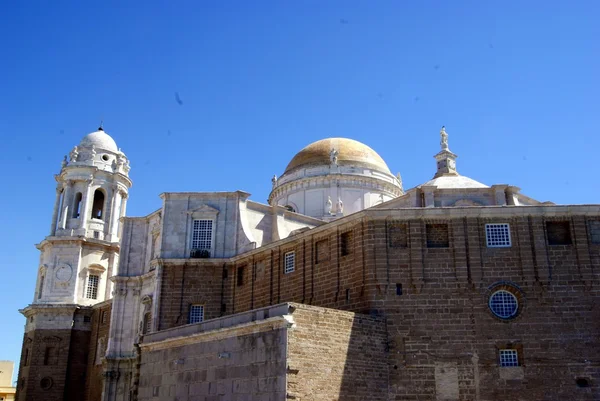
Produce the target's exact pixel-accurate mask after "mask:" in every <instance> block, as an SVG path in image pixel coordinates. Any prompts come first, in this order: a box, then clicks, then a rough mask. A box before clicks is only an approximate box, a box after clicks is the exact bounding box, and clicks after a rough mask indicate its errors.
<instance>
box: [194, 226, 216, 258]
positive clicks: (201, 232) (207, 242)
mask: <svg viewBox="0 0 600 401" xmlns="http://www.w3.org/2000/svg"><path fill="white" fill-rule="evenodd" d="M212 230H213V221H212V220H194V222H193V227H192V249H201V250H208V251H210V249H211V248H212Z"/></svg>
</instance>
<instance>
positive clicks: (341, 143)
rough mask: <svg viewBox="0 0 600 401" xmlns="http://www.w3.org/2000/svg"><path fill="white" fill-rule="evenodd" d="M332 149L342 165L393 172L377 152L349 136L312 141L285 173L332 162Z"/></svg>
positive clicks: (299, 153)
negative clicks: (348, 137)
mask: <svg viewBox="0 0 600 401" xmlns="http://www.w3.org/2000/svg"><path fill="white" fill-rule="evenodd" d="M332 149H335V150H336V151H337V152H338V154H337V163H338V165H340V166H357V167H368V168H371V169H373V170H377V171H381V172H385V173H387V174H390V175H391V174H392V173H391V172H390V169H389V168H388V166H387V164H385V162H384V161H383V159H382V158H381V156H379V155H378V154H377V152H375V151H374V150H373V149H371V148H370V147H368V146H367V145H365V144H364V143H360V142H358V141H355V140H353V139H347V138H327V139H321V140H320V141H317V142H313V143H311V144H310V145H308V146H307V147H305V148H304V149H302V150H301V151H300V152H298V153H297V154H296V156H294V158H293V159H292V161H291V162H290V163H289V164H288V166H287V167H286V168H285V172H284V174H286V173H288V172H290V171H292V170H294V169H297V168H299V167H309V166H316V165H324V164H325V165H329V164H331V156H330V153H331V150H332Z"/></svg>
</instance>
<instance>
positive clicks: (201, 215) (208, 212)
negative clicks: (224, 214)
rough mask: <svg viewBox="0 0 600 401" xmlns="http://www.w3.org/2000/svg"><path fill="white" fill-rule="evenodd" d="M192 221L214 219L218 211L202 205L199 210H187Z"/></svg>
mask: <svg viewBox="0 0 600 401" xmlns="http://www.w3.org/2000/svg"><path fill="white" fill-rule="evenodd" d="M188 214H189V215H190V216H192V219H214V218H216V217H217V215H218V214H219V210H218V209H215V208H214V207H212V206H208V205H202V206H200V207H199V208H196V209H192V210H188Z"/></svg>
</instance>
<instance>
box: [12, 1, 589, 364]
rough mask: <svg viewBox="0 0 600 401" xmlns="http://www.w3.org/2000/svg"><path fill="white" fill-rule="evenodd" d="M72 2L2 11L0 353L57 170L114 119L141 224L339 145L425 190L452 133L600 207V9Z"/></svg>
mask: <svg viewBox="0 0 600 401" xmlns="http://www.w3.org/2000/svg"><path fill="white" fill-rule="evenodd" d="M66 3H68V2H57V1H50V2H48V1H26V2H23V1H22V2H6V3H5V4H3V6H2V8H1V9H0V49H1V52H0V135H1V139H2V142H1V143H2V166H3V168H2V169H1V172H0V174H1V177H0V178H1V182H2V183H3V185H4V188H5V189H4V195H3V196H2V197H0V206H1V207H2V210H3V217H2V227H3V230H2V231H1V232H0V246H1V247H2V249H1V256H2V264H1V278H0V297H1V298H0V317H1V318H2V320H1V321H2V330H0V344H1V347H0V359H9V360H14V361H15V362H16V363H18V359H19V355H20V350H21V341H22V337H23V325H24V323H25V320H24V318H23V317H22V316H21V315H20V314H19V313H18V311H17V309H19V308H23V307H25V306H27V305H28V304H29V303H30V302H31V300H32V299H33V292H34V286H35V277H36V271H37V269H38V263H39V253H38V251H37V250H36V249H35V247H34V244H35V243H39V242H40V241H41V240H42V239H43V238H44V236H46V235H47V234H48V232H49V228H50V219H51V214H52V208H53V203H54V197H55V191H54V188H55V182H54V178H53V174H56V173H58V172H59V169H60V162H61V160H62V157H63V155H65V154H68V152H69V151H70V150H71V149H72V147H73V146H74V145H76V144H77V143H78V142H79V141H80V139H81V138H82V137H83V136H84V135H86V134H87V133H89V132H92V131H95V130H96V128H97V127H98V125H99V122H100V120H101V119H102V120H104V128H105V130H106V131H107V132H108V133H109V134H110V135H111V136H112V137H113V138H114V139H115V140H116V142H117V144H118V146H119V147H121V148H122V149H123V151H124V152H125V153H126V154H127V156H128V157H129V158H130V160H131V177H132V179H133V182H134V186H133V188H132V189H131V192H130V198H129V203H128V207H127V212H128V214H129V215H132V216H139V215H144V214H147V213H150V212H152V211H154V210H156V209H158V208H159V207H160V199H159V198H158V195H159V194H160V193H161V192H165V191H232V190H237V189H241V190H244V191H247V192H250V193H251V194H252V197H251V199H253V200H255V201H258V202H266V199H267V196H268V193H269V190H270V186H271V181H270V180H271V177H272V176H273V174H277V175H280V174H281V173H282V172H283V170H284V169H285V166H286V165H287V163H288V161H289V160H290V159H291V158H292V157H293V155H294V154H295V153H296V152H298V151H299V150H300V149H301V148H303V147H304V146H306V145H307V144H309V143H311V142H313V141H316V140H318V139H322V138H326V137H348V138H353V139H356V140H359V141H361V142H364V143H366V144H368V145H369V146H371V147H372V148H373V149H375V150H376V151H377V152H378V153H379V154H380V155H381V156H382V157H383V158H384V160H386V162H387V163H388V165H389V167H390V169H391V170H392V172H393V173H396V172H401V174H402V177H403V179H404V184H405V188H410V187H413V186H415V185H418V184H420V183H423V182H425V181H427V180H429V179H430V178H431V177H432V176H433V173H434V171H435V162H434V159H433V157H432V156H433V155H434V154H435V153H437V152H438V150H439V130H440V127H441V126H442V125H445V126H446V129H447V132H448V134H449V144H450V149H451V150H452V151H453V152H455V153H457V154H458V155H459V159H458V162H457V166H458V170H459V172H460V173H461V174H463V175H468V176H470V177H472V178H474V179H476V180H478V181H481V182H483V183H486V184H488V185H492V184H511V185H516V186H519V187H521V188H522V192H523V193H524V194H526V195H528V196H531V197H533V198H535V199H538V200H543V201H545V200H551V201H553V202H556V203H562V204H565V203H576V204H577V203H599V202H598V201H599V195H600V189H599V186H598V179H597V177H596V174H597V171H598V167H597V165H596V162H597V161H598V158H599V156H598V149H599V147H600V146H599V145H600V139H599V136H600V129H599V128H598V126H599V124H598V120H597V118H598V114H599V111H600V101H599V97H598V93H600V73H599V72H600V40H599V39H600V24H598V20H597V18H598V16H599V15H600V2H598V1H591V0H590V1H571V2H566V1H548V0H546V1H508V2H493V4H494V5H493V6H490V4H492V2H481V1H469V2H467V1H440V2H429V1H377V2H368V1H361V2H359V1H348V0H344V1H302V0H301V1H257V2H249V1H239V2H227V1H218V2H208V1H189V2H185V1H177V2H160V3H155V2H152V1H145V2H138V3H137V4H134V2H122V1H114V2H111V1H102V2H87V1H86V2H71V3H72V4H69V5H67V4H66ZM125 3H127V5H125Z"/></svg>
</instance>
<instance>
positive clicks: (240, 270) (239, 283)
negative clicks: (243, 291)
mask: <svg viewBox="0 0 600 401" xmlns="http://www.w3.org/2000/svg"><path fill="white" fill-rule="evenodd" d="M245 267H246V266H240V267H238V268H237V286H238V287H241V286H243V285H244V270H246V269H244V268H245Z"/></svg>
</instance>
